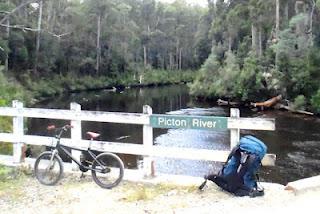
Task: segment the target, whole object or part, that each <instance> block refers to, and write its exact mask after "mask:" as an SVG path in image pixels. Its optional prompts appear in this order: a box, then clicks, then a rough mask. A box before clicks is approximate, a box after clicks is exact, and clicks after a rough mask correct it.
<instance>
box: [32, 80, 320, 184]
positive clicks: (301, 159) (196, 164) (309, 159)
mask: <svg viewBox="0 0 320 214" xmlns="http://www.w3.org/2000/svg"><path fill="white" fill-rule="evenodd" d="M71 102H77V103H79V104H81V106H82V109H83V110H96V111H111V112H132V113H141V112H142V108H143V105H150V106H151V107H152V109H153V113H156V114H164V113H170V114H178V115H200V116H209V115H210V116H226V117H228V116H229V114H230V109H229V108H225V107H220V106H217V105H215V103H208V102H198V101H197V100H196V99H194V98H192V97H190V96H189V95H188V88H187V86H185V85H173V86H163V87H156V88H131V89H125V90H123V91H108V90H102V91H92V92H83V93H76V94H69V95H64V96H61V97H56V98H54V99H50V100H47V101H44V102H41V103H38V104H37V105H36V106H33V107H41V108H61V109H69V108H70V103H71ZM240 111H241V117H269V118H275V119H276V130H275V131H244V130H242V131H241V135H245V134H253V135H255V136H257V137H258V138H260V139H261V140H263V141H264V142H265V143H266V145H267V146H268V153H274V154H276V155H277V161H276V166H274V167H263V169H262V171H261V173H260V177H261V180H262V181H267V182H277V183H281V184H286V183H287V182H290V181H294V180H297V179H301V178H305V177H310V176H314V175H318V174H320V120H319V119H318V118H314V117H309V116H303V115H295V114H291V113H288V112H283V111H263V112H262V111H260V112H254V111H251V110H249V109H241V110H240ZM64 123H67V122H66V121H54V120H47V119H29V120H28V125H27V126H28V134H38V135H47V133H46V131H45V128H46V126H47V125H48V124H56V125H62V124H64ZM82 127H83V130H82V131H83V133H86V132H87V131H94V132H98V133H101V137H100V140H104V141H111V142H123V143H142V126H140V125H123V124H111V123H96V122H82ZM83 138H84V139H85V138H86V136H85V134H83ZM229 142H230V132H229V131H204V130H191V129H154V143H155V144H157V145H161V146H169V147H172V146H174V147H187V148H203V149H216V150H226V149H228V148H229ZM35 150H36V149H35ZM35 153H36V152H34V154H35ZM120 156H121V158H122V159H124V161H125V165H126V167H127V168H136V167H137V163H138V162H139V160H140V159H141V157H137V156H133V155H120ZM220 168H221V163H215V162H208V161H192V160H181V159H167V158H156V159H155V170H156V172H161V173H171V174H186V175H193V176H203V175H205V174H207V173H209V172H213V173H216V172H217V171H218V170H219V169H220Z"/></svg>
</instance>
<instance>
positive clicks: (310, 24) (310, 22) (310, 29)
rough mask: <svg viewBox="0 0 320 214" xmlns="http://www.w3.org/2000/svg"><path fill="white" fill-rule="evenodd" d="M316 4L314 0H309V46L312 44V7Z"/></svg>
mask: <svg viewBox="0 0 320 214" xmlns="http://www.w3.org/2000/svg"><path fill="white" fill-rule="evenodd" d="M315 6H316V3H315V1H314V0H311V12H310V16H309V30H308V33H309V43H310V46H313V33H312V28H313V14H314V8H315Z"/></svg>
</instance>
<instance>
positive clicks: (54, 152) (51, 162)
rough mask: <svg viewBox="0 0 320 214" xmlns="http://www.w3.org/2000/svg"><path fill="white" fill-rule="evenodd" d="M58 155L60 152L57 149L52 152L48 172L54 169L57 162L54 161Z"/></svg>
mask: <svg viewBox="0 0 320 214" xmlns="http://www.w3.org/2000/svg"><path fill="white" fill-rule="evenodd" d="M57 153H58V150H57V149H55V150H53V151H52V155H51V157H50V162H49V166H48V167H47V169H46V170H47V171H49V170H51V169H53V167H54V163H55V162H54V161H53V159H54V157H55V156H56V154H57Z"/></svg>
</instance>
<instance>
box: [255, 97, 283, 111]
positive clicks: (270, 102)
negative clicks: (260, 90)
mask: <svg viewBox="0 0 320 214" xmlns="http://www.w3.org/2000/svg"><path fill="white" fill-rule="evenodd" d="M281 99H282V96H281V95H278V96H276V97H272V98H271V99H269V100H267V101H264V102H258V103H251V105H252V106H254V107H262V108H264V107H266V108H270V107H272V106H274V105H275V104H277V103H278V102H279V101H280V100H281Z"/></svg>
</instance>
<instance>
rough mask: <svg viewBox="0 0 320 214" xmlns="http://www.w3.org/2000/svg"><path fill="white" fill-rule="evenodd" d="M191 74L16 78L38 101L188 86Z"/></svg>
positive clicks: (159, 72)
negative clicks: (65, 95) (67, 95)
mask: <svg viewBox="0 0 320 214" xmlns="http://www.w3.org/2000/svg"><path fill="white" fill-rule="evenodd" d="M195 73H196V72H195V71H192V70H184V71H182V70H153V69H151V70H144V71H140V72H127V73H123V74H118V75H110V76H104V75H101V76H98V75H83V76H77V77H74V76H73V75H71V74H69V75H64V76H61V75H47V76H42V77H40V78H38V79H37V81H34V79H32V78H31V75H28V74H25V75H24V76H23V77H20V78H19V81H20V82H21V84H22V85H23V86H24V87H25V89H26V90H28V91H29V92H30V93H31V94H32V97H33V98H35V99H36V100H41V99H44V98H48V97H53V96H56V95H59V94H63V93H78V92H82V91H92V90H104V89H107V90H123V89H124V88H130V87H149V86H159V85H168V84H177V83H186V82H191V81H192V80H193V79H194V77H195Z"/></svg>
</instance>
